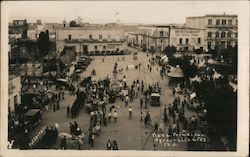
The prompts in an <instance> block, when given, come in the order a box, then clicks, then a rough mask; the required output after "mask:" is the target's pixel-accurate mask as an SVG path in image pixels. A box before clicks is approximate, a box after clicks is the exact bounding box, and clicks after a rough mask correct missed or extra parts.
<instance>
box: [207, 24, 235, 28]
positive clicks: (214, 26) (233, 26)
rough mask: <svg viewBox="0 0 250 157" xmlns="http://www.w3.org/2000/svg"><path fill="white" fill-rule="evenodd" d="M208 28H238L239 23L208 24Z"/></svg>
mask: <svg viewBox="0 0 250 157" xmlns="http://www.w3.org/2000/svg"><path fill="white" fill-rule="evenodd" d="M207 27H208V28H237V27H238V26H237V25H228V24H227V25H222V24H220V25H207Z"/></svg>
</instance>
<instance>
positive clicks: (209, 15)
mask: <svg viewBox="0 0 250 157" xmlns="http://www.w3.org/2000/svg"><path fill="white" fill-rule="evenodd" d="M204 17H238V15H235V14H225V13H224V14H206V15H205V16H191V17H187V19H189V18H204Z"/></svg>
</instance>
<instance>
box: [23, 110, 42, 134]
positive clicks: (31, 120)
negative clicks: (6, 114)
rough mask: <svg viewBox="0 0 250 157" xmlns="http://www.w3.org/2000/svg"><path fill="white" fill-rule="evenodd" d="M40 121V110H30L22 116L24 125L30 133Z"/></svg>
mask: <svg viewBox="0 0 250 157" xmlns="http://www.w3.org/2000/svg"><path fill="white" fill-rule="evenodd" d="M41 121H42V111H41V110H40V109H31V110H29V111H27V112H26V113H25V114H24V124H25V126H26V128H27V129H28V130H29V131H30V130H32V129H33V128H34V127H36V126H37V125H38V124H40V123H41Z"/></svg>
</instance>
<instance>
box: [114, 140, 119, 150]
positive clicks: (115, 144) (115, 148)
mask: <svg viewBox="0 0 250 157" xmlns="http://www.w3.org/2000/svg"><path fill="white" fill-rule="evenodd" d="M113 150H118V144H117V142H116V140H113Z"/></svg>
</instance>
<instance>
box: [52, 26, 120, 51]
mask: <svg viewBox="0 0 250 157" xmlns="http://www.w3.org/2000/svg"><path fill="white" fill-rule="evenodd" d="M123 43H124V34H123V31H122V30H120V29H115V28H110V27H109V28H107V27H87V26H86V27H64V28H61V29H57V30H56V49H57V51H59V52H61V51H62V50H63V49H64V47H74V48H75V50H76V52H92V51H116V50H123V49H124V46H123Z"/></svg>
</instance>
